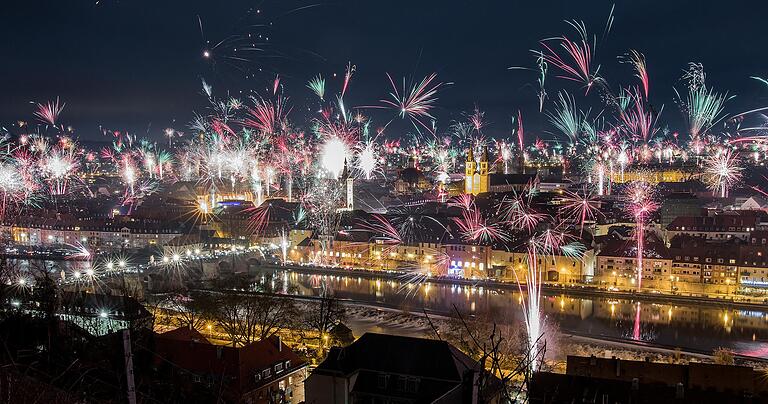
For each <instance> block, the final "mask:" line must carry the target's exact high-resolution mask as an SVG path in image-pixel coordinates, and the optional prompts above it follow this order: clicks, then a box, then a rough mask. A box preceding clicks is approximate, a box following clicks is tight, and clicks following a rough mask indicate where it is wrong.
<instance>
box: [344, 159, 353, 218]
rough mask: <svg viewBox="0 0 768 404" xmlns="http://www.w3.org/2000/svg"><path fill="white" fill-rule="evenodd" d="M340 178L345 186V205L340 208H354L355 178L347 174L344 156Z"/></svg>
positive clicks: (347, 168) (347, 169)
mask: <svg viewBox="0 0 768 404" xmlns="http://www.w3.org/2000/svg"><path fill="white" fill-rule="evenodd" d="M341 180H342V181H344V183H345V184H346V186H347V189H346V190H347V193H346V198H345V206H344V208H342V209H343V210H353V209H354V208H355V179H354V178H353V177H352V176H351V175H350V174H349V167H348V166H347V159H346V158H345V159H344V170H343V171H342V172H341Z"/></svg>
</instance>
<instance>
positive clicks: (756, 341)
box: [277, 271, 768, 357]
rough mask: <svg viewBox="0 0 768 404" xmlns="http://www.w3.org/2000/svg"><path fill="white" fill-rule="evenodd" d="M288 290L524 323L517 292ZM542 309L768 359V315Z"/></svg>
mask: <svg viewBox="0 0 768 404" xmlns="http://www.w3.org/2000/svg"><path fill="white" fill-rule="evenodd" d="M277 275H278V276H281V277H282V278H283V285H284V286H285V288H284V290H285V291H288V290H292V291H293V292H292V293H298V294H301V295H307V296H312V295H318V294H319V293H320V290H321V288H324V289H325V290H327V291H328V292H330V293H332V294H333V295H335V296H336V297H339V298H342V299H351V300H356V301H360V302H367V303H376V304H378V305H382V306H387V307H392V308H398V309H403V310H412V311H421V310H422V308H423V309H425V310H427V311H428V312H432V313H440V314H449V313H451V312H453V311H454V307H455V308H456V309H458V310H459V311H460V312H462V313H468V314H472V315H477V316H484V317H488V318H492V319H493V320H494V321H496V322H499V323H515V322H518V321H522V320H523V318H522V311H521V302H522V296H521V294H520V293H519V292H518V291H516V290H511V289H510V290H505V289H493V288H483V287H475V286H464V285H445V284H438V283H429V282H426V283H423V284H420V285H413V284H409V283H406V282H401V281H398V280H391V279H383V278H382V279H368V278H360V277H356V276H335V275H311V274H306V273H300V272H295V271H280V272H279V273H278V274H277ZM541 308H542V310H543V312H544V314H545V315H546V316H548V317H551V318H555V319H557V321H558V322H559V324H560V329H561V330H562V331H563V332H565V333H573V334H578V335H582V336H593V337H608V338H620V339H629V340H635V341H644V342H649V343H655V344H660V345H665V346H669V347H680V348H683V349H688V350H695V351H702V352H711V351H712V350H713V349H715V348H717V347H721V346H722V347H728V348H731V349H733V350H735V351H736V352H737V353H740V354H743V355H750V356H758V357H766V355H768V313H766V311H764V310H758V309H754V310H737V309H730V308H729V309H725V308H719V307H715V306H701V305H696V304H693V303H692V304H690V305H679V304H674V305H673V304H669V303H666V302H664V301H663V300H660V301H659V302H654V303H649V302H645V303H642V304H640V302H637V301H631V300H623V299H610V298H581V297H575V296H569V295H568V294H557V295H552V294H546V293H545V294H544V297H543V301H542V304H541Z"/></svg>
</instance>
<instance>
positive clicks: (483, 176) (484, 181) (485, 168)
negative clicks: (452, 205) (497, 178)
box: [477, 146, 490, 194]
mask: <svg viewBox="0 0 768 404" xmlns="http://www.w3.org/2000/svg"><path fill="white" fill-rule="evenodd" d="M489 165H490V161H488V146H485V147H484V148H483V155H482V156H481V157H480V168H479V169H478V174H479V175H480V184H479V186H478V190H477V193H478V194H481V193H484V192H488V188H489V185H490V177H489V174H490V172H489V168H490V167H489Z"/></svg>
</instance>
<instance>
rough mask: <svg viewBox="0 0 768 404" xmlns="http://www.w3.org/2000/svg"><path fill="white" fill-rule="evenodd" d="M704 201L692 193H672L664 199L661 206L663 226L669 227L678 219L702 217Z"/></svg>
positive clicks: (660, 213) (660, 212) (660, 216)
mask: <svg viewBox="0 0 768 404" xmlns="http://www.w3.org/2000/svg"><path fill="white" fill-rule="evenodd" d="M702 204H703V201H702V200H701V199H699V198H697V197H696V196H695V195H693V194H692V193H671V194H669V195H667V196H665V197H664V200H663V201H662V202H661V205H660V206H659V219H660V223H661V225H662V226H664V227H666V226H669V224H670V223H672V221H674V220H675V219H676V218H678V217H696V216H702V213H703V209H702Z"/></svg>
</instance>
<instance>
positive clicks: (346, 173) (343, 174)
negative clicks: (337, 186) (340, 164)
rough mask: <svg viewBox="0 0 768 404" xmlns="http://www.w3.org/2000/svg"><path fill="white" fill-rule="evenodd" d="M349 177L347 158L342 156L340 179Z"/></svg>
mask: <svg viewBox="0 0 768 404" xmlns="http://www.w3.org/2000/svg"><path fill="white" fill-rule="evenodd" d="M347 178H349V167H348V165H347V158H346V157H344V170H342V171H341V179H342V180H346V179H347Z"/></svg>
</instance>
